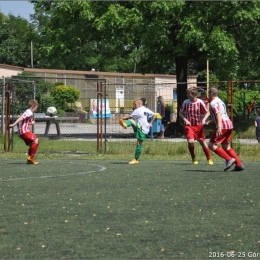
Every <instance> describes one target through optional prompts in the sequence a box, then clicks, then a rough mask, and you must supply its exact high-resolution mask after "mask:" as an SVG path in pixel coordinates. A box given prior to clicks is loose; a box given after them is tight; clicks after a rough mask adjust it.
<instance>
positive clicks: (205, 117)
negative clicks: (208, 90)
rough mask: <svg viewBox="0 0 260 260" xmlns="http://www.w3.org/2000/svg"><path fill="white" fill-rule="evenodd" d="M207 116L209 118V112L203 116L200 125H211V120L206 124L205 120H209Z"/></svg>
mask: <svg viewBox="0 0 260 260" xmlns="http://www.w3.org/2000/svg"><path fill="white" fill-rule="evenodd" d="M209 116H210V112H209V111H208V112H207V113H206V114H205V116H204V117H203V119H202V122H201V123H202V125H209V124H211V123H212V122H213V120H212V121H208V122H206V120H207V119H208V118H209Z"/></svg>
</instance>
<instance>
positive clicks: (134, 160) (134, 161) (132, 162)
mask: <svg viewBox="0 0 260 260" xmlns="http://www.w3.org/2000/svg"><path fill="white" fill-rule="evenodd" d="M138 163H139V162H138V161H137V160H136V159H133V160H132V161H131V162H129V163H128V164H138Z"/></svg>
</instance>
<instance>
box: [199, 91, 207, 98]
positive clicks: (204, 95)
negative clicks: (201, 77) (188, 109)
mask: <svg viewBox="0 0 260 260" xmlns="http://www.w3.org/2000/svg"><path fill="white" fill-rule="evenodd" d="M200 97H201V98H205V97H207V95H206V91H205V90H203V91H201V92H200Z"/></svg>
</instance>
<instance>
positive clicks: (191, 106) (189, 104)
mask: <svg viewBox="0 0 260 260" xmlns="http://www.w3.org/2000/svg"><path fill="white" fill-rule="evenodd" d="M180 112H182V113H184V114H185V118H186V119H187V120H189V122H190V123H191V125H201V115H204V114H205V113H207V112H208V108H207V107H206V105H205V104H204V102H203V101H202V100H201V99H199V98H197V99H196V100H195V101H191V100H190V99H186V100H184V102H183V104H182V106H181V109H180Z"/></svg>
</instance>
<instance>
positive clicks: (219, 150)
mask: <svg viewBox="0 0 260 260" xmlns="http://www.w3.org/2000/svg"><path fill="white" fill-rule="evenodd" d="M209 100H210V104H209V106H210V110H209V111H208V112H207V114H206V115H205V117H204V118H203V120H202V124H203V125H208V124H211V123H215V124H216V128H215V130H214V131H213V132H212V134H211V137H210V141H209V148H210V150H212V151H213V152H215V153H216V154H217V155H218V156H220V157H222V158H223V159H225V160H226V167H225V168H224V171H226V170H228V169H229V168H230V167H231V166H232V165H233V164H234V163H236V166H235V168H234V171H242V170H244V169H245V167H244V165H243V164H242V163H241V161H240V159H239V158H238V156H237V154H236V152H235V151H234V150H233V149H232V148H231V146H230V141H231V136H232V131H233V123H232V121H231V120H230V119H229V117H228V115H227V110H226V105H225V104H224V102H223V101H222V100H221V99H220V98H219V97H218V89H217V88H215V87H211V88H210V89H209ZM210 114H211V116H212V120H211V121H209V122H206V120H207V118H208V117H209V116H210ZM218 144H221V147H219V146H218Z"/></svg>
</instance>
